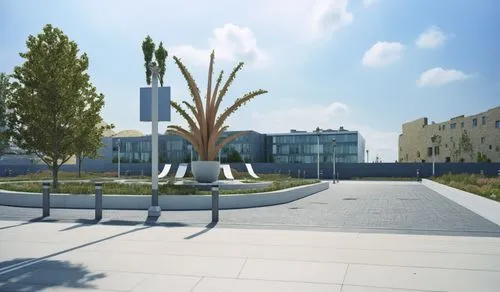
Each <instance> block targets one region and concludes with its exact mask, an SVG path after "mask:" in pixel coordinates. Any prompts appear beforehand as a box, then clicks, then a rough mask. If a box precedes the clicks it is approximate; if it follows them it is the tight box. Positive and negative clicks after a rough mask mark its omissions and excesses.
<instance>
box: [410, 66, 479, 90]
mask: <svg viewBox="0 0 500 292" xmlns="http://www.w3.org/2000/svg"><path fill="white" fill-rule="evenodd" d="M470 77H472V75H468V74H465V73H464V72H462V71H458V70H454V69H449V70H447V69H443V68H441V67H436V68H432V69H429V70H427V71H425V72H423V73H422V74H420V78H418V80H417V85H418V86H420V87H424V86H437V85H443V84H446V83H450V82H454V81H460V80H465V79H468V78H470Z"/></svg>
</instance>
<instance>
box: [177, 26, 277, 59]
mask: <svg viewBox="0 0 500 292" xmlns="http://www.w3.org/2000/svg"><path fill="white" fill-rule="evenodd" d="M171 50H172V52H173V54H174V55H176V56H178V57H181V58H185V59H187V60H189V61H191V62H193V63H194V64H196V65H202V66H207V65H208V62H209V56H210V53H211V51H212V50H215V58H216V60H222V61H240V60H241V61H246V62H248V63H250V64H252V65H256V66H261V65H264V64H265V62H266V61H268V60H269V57H268V56H267V54H266V53H264V52H263V51H262V50H261V49H260V48H259V47H258V46H257V40H256V38H255V36H254V34H253V32H252V30H250V28H248V27H239V26H237V25H234V24H232V23H227V24H225V25H224V26H223V27H220V28H216V29H214V35H213V37H212V38H210V39H209V41H208V47H207V48H202V49H200V48H195V47H193V46H191V45H179V46H174V47H173V48H172V49H171Z"/></svg>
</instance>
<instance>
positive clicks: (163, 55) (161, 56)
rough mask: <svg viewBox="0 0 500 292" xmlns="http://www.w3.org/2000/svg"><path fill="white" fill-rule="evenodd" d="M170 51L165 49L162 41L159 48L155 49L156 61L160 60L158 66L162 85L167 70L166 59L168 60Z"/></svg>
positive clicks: (161, 84)
mask: <svg viewBox="0 0 500 292" xmlns="http://www.w3.org/2000/svg"><path fill="white" fill-rule="evenodd" d="M167 56H168V52H167V50H165V48H164V47H163V43H162V42H160V45H159V46H158V49H156V51H155V59H156V62H158V67H160V74H159V75H160V76H159V79H160V86H163V77H164V76H165V71H166V64H167V63H166V60H167Z"/></svg>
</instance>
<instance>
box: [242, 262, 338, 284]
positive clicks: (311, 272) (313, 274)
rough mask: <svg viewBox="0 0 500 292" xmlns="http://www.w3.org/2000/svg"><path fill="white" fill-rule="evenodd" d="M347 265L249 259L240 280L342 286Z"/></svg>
mask: <svg viewBox="0 0 500 292" xmlns="http://www.w3.org/2000/svg"><path fill="white" fill-rule="evenodd" d="M346 269H347V264H339V263H321V262H304V261H280V260H260V259H248V260H247V261H246V263H245V265H244V266H243V269H242V270H241V273H240V275H239V278H241V279H254V280H278V281H279V280H281V281H292V282H313V283H327V284H342V280H343V279H344V276H345V271H346Z"/></svg>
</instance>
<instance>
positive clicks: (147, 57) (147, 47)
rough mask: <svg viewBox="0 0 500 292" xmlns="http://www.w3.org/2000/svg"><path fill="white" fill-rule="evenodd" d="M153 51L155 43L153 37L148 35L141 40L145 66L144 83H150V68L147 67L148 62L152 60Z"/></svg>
mask: <svg viewBox="0 0 500 292" xmlns="http://www.w3.org/2000/svg"><path fill="white" fill-rule="evenodd" d="M154 51H155V43H154V42H153V39H152V38H151V37H150V36H149V35H148V36H147V37H146V38H145V39H144V41H143V42H142V52H143V54H144V67H145V68H146V84H147V85H150V84H151V69H149V64H150V63H151V61H152V60H153V53H154Z"/></svg>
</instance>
